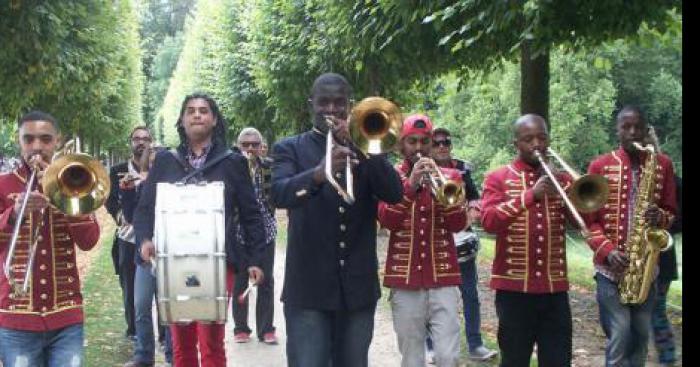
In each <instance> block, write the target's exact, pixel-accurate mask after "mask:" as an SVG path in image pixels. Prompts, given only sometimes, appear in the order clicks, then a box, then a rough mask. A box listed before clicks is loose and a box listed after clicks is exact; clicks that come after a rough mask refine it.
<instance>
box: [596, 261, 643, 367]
mask: <svg viewBox="0 0 700 367" xmlns="http://www.w3.org/2000/svg"><path fill="white" fill-rule="evenodd" d="M595 280H596V283H597V284H598V285H597V287H596V298H597V300H598V307H599V310H600V325H601V326H602V327H603V331H604V332H605V336H606V339H607V340H606V343H605V365H606V366H607V367H618V366H622V367H636V366H644V364H645V363H646V359H647V349H648V348H647V345H648V341H649V329H650V325H651V312H652V308H653V305H654V302H655V299H656V282H654V283H653V284H652V285H651V289H650V290H649V296H648V297H647V299H646V301H644V303H642V304H640V305H634V306H630V305H624V304H622V303H620V292H619V291H618V289H617V283H614V282H613V281H611V280H610V279H608V278H606V277H604V276H603V275H601V274H599V273H596V275H595Z"/></svg>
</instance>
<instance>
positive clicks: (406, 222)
mask: <svg viewBox="0 0 700 367" xmlns="http://www.w3.org/2000/svg"><path fill="white" fill-rule="evenodd" d="M432 129H433V126H432V123H431V122H430V119H428V117H427V116H424V115H412V116H409V117H407V118H406V120H404V123H403V127H402V129H401V140H400V147H401V154H402V155H403V157H404V160H403V162H401V163H400V164H399V165H398V166H397V168H396V169H397V171H398V172H399V173H400V174H401V177H402V181H403V198H402V200H401V201H400V202H399V203H396V204H391V203H385V202H382V203H380V205H379V222H380V223H381V225H382V226H383V227H385V228H387V229H389V231H391V235H390V237H389V248H388V250H387V258H386V270H385V274H384V286H386V287H389V288H391V293H390V296H389V299H390V302H391V309H392V317H393V322H394V331H395V332H396V336H397V339H398V345H399V350H400V351H401V366H402V367H418V366H425V348H424V346H423V345H424V343H425V339H426V333H427V329H426V325H427V326H428V329H429V330H430V336H431V338H432V340H433V343H434V350H435V364H436V365H438V366H441V367H456V366H458V365H459V351H460V323H459V299H460V293H459V288H458V286H459V285H460V284H461V283H462V278H461V275H460V270H459V265H458V264H457V252H456V248H455V245H454V238H453V234H454V233H456V232H459V231H461V230H462V229H464V228H466V227H467V226H468V219H467V210H466V207H465V205H464V192H463V185H462V179H461V176H460V174H459V171H457V170H454V169H449V168H443V169H440V168H439V167H438V166H437V164H436V163H435V161H433V160H432V159H431V158H429V157H430V149H431V148H432V139H431V136H432ZM436 176H437V177H439V178H436ZM446 178H448V179H449V181H448V180H447V179H446ZM451 190H454V191H451Z"/></svg>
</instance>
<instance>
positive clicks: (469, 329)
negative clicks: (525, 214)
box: [432, 128, 498, 361]
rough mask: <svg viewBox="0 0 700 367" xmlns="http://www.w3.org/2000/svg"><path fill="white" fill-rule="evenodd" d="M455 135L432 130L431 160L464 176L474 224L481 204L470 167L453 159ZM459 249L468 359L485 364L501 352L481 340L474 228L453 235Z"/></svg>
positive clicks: (476, 247)
mask: <svg viewBox="0 0 700 367" xmlns="http://www.w3.org/2000/svg"><path fill="white" fill-rule="evenodd" d="M452 146H453V145H452V134H451V133H450V131H449V130H447V129H446V128H437V129H435V130H433V148H432V157H433V159H435V163H437V165H438V166H440V167H445V168H453V169H456V170H458V171H459V173H460V174H461V175H462V182H464V188H465V193H466V199H467V215H468V216H469V219H470V220H471V221H474V220H477V221H478V220H481V200H479V190H478V189H477V187H476V184H474V180H472V171H473V170H472V167H471V165H470V164H469V163H467V162H465V161H463V160H460V159H456V158H453V157H452ZM454 240H455V245H456V246H457V263H459V270H460V273H461V274H462V286H461V287H460V293H461V294H462V309H463V311H464V312H463V314H464V329H465V334H466V336H467V346H468V347H469V359H471V360H474V361H485V360H488V359H491V358H493V357H495V356H496V355H497V354H498V352H496V351H495V350H491V349H489V348H487V347H486V346H485V345H484V342H483V340H482V338H481V310H480V307H481V305H480V303H479V291H478V288H477V284H478V277H477V261H476V256H477V254H478V252H479V237H478V236H477V234H476V232H474V230H473V229H472V228H471V226H469V227H467V228H465V229H464V230H462V231H460V232H457V233H455V234H454Z"/></svg>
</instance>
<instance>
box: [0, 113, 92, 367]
mask: <svg viewBox="0 0 700 367" xmlns="http://www.w3.org/2000/svg"><path fill="white" fill-rule="evenodd" d="M18 130H19V137H18V142H19V146H20V151H21V156H22V164H21V165H20V166H19V167H18V168H16V169H15V170H14V171H11V172H8V173H5V174H2V175H0V260H1V261H0V267H2V270H3V272H2V275H0V355H1V358H2V364H3V365H4V366H5V367H15V366H49V367H54V366H55V367H58V366H80V365H81V360H82V355H83V308H82V303H83V302H82V300H83V297H82V294H81V293H80V279H79V278H78V268H77V266H76V257H75V246H76V245H77V246H78V247H79V248H80V249H82V250H89V249H91V248H93V247H94V246H95V244H96V243H97V241H98V239H99V236H100V230H99V227H98V225H97V221H96V220H95V217H94V216H93V215H77V216H67V215H65V214H63V213H62V212H60V211H59V210H56V208H54V207H53V206H52V205H51V204H50V202H49V199H48V197H47V195H48V193H45V192H43V190H42V189H41V185H36V182H38V181H39V179H40V178H41V176H42V174H43V172H42V171H43V170H44V169H46V167H48V166H49V163H50V162H51V159H52V157H53V155H54V152H55V150H56V147H57V145H58V142H59V134H58V125H57V122H56V120H55V119H54V118H53V117H52V116H51V115H49V114H47V113H44V112H40V111H32V112H29V113H27V114H26V115H24V116H22V118H20V120H19V123H18ZM33 170H40V171H37V172H35V176H33V177H32V172H33ZM33 178H36V179H37V180H34V179H33ZM32 181H34V183H35V184H32V185H30V184H28V183H31V182H32ZM28 186H30V187H28ZM26 195H29V198H28V200H27V203H26V206H25V208H24V210H22V202H23V198H24V196H26ZM17 222H21V226H20V228H19V232H18V233H19V236H18V237H17V240H16V243H14V245H15V246H12V244H11V243H12V240H11V237H13V236H12V234H13V228H14V227H15V224H16V223H17ZM37 228H39V229H38V231H37ZM34 241H36V248H35V256H36V257H35V259H34V264H33V266H32V267H31V268H29V269H27V268H28V267H29V266H28V265H27V264H28V262H29V261H28V258H29V257H30V254H29V253H30V250H29V248H30V246H31V244H32V243H33V242H34ZM10 248H12V250H10ZM10 252H11V253H12V257H13V260H12V261H11V265H10V266H11V269H9V270H10V271H9V274H10V275H9V277H10V278H11V279H7V276H6V275H5V274H8V272H5V271H4V270H6V269H5V268H4V266H5V262H6V260H7V258H8V256H10V255H9V254H8V253H10ZM27 271H30V272H31V275H30V276H29V277H28V280H26V281H28V282H30V284H29V285H30V286H29V287H28V291H27V292H26V293H24V292H23V291H18V290H17V289H16V288H15V287H14V286H13V282H16V284H15V285H19V286H22V285H23V284H19V283H20V282H21V281H22V279H27V278H25V274H26V273H27Z"/></svg>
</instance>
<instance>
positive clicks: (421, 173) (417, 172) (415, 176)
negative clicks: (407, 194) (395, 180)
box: [408, 157, 434, 192]
mask: <svg viewBox="0 0 700 367" xmlns="http://www.w3.org/2000/svg"><path fill="white" fill-rule="evenodd" d="M433 169H434V168H433V164H432V160H431V159H430V158H427V157H421V158H419V159H418V160H417V161H416V163H414V164H413V169H412V170H411V176H410V177H409V178H408V181H409V182H410V183H411V187H412V188H413V190H414V192H415V191H418V188H419V187H421V186H424V185H429V184H430V179H429V177H430V176H429V175H430V174H432V171H433Z"/></svg>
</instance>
